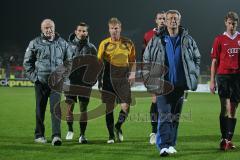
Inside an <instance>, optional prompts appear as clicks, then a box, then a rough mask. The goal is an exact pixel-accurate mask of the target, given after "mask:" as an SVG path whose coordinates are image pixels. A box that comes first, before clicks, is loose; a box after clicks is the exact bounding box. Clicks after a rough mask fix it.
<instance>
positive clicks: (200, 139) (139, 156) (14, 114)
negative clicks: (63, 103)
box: [0, 87, 240, 160]
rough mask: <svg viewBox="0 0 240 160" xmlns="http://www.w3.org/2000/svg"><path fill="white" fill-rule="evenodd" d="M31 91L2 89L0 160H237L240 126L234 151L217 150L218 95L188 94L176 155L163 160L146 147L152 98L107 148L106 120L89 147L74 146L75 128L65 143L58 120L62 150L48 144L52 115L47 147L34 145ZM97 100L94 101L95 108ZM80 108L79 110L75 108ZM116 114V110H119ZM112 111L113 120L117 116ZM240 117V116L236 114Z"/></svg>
mask: <svg viewBox="0 0 240 160" xmlns="http://www.w3.org/2000/svg"><path fill="white" fill-rule="evenodd" d="M34 96H35V95H34V89H33V88H4V87H2V88H1V87H0V107H1V109H0V160H14V159H16V160H30V159H34V160H40V159H41V160H54V159H61V160H64V159H68V160H76V159H79V160H108V159H114V160H118V159H119V160H129V159H135V160H148V159H149V160H156V159H170V160H171V159H178V160H239V159H240V127H239V126H240V125H239V124H240V122H239V123H238V124H237V127H236V134H235V136H234V139H233V141H234V142H235V145H236V146H237V149H236V150H234V151H229V152H221V151H219V149H218V145H219V137H220V133H219V124H218V114H219V109H220V108H219V102H218V97H217V95H215V96H213V95H210V94H207V93H190V94H189V97H188V101H187V102H185V104H184V109H183V117H182V120H181V122H180V128H179V136H178V144H177V147H176V149H177V150H178V153H177V154H176V155H173V156H170V157H166V158H162V157H160V156H159V152H158V151H157V150H156V147H155V146H152V145H150V144H149V143H148V140H149V137H148V136H149V134H150V131H151V129H150V128H151V127H150V122H149V117H148V116H149V104H150V98H137V99H136V105H135V106H133V107H132V108H131V113H130V115H129V119H128V120H127V122H126V123H125V124H124V126H123V131H124V142H122V143H115V144H106V140H107V138H108V134H107V129H106V126H105V118H104V117H100V118H97V119H94V120H91V121H90V122H89V123H88V127H87V131H86V136H87V138H88V140H89V144H78V138H79V137H78V134H79V127H78V123H77V122H75V123H74V131H75V137H74V140H73V141H70V142H69V141H65V140H64V138H65V135H66V132H67V125H66V122H64V121H62V138H63V145H62V146H60V147H53V146H52V145H51V143H50V142H51V141H50V140H51V139H50V137H51V124H50V112H49V107H48V108H47V112H46V113H47V114H46V119H45V124H46V138H47V139H48V143H47V144H43V145H42V144H35V143H34V142H33V140H34V135H33V133H34V127H35V114H34V112H35V98H34ZM98 103H100V101H99V100H96V99H93V100H92V101H91V103H90V106H91V107H92V108H93V107H94V106H96V105H97V104H98ZM76 108H78V107H76ZM117 110H119V109H117ZM117 113H118V112H117V111H115V119H116V117H117ZM237 116H238V118H240V116H239V114H238V115H237Z"/></svg>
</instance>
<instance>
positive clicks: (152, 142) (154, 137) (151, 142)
mask: <svg viewBox="0 0 240 160" xmlns="http://www.w3.org/2000/svg"><path fill="white" fill-rule="evenodd" d="M149 137H150V140H149V143H150V144H152V145H154V144H156V133H151V134H150V135H149Z"/></svg>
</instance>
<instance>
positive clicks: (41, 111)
mask: <svg viewBox="0 0 240 160" xmlns="http://www.w3.org/2000/svg"><path fill="white" fill-rule="evenodd" d="M35 96H36V128H35V138H39V137H44V136H45V135H44V133H45V126H44V119H45V111H46V107H47V102H48V98H50V112H51V121H52V138H53V137H55V136H59V137H61V128H60V124H61V119H60V118H61V110H60V100H61V95H60V94H59V93H57V92H55V91H53V90H51V89H50V88H49V86H48V85H47V84H44V83H41V82H39V81H37V82H36V83H35Z"/></svg>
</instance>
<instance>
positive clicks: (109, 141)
mask: <svg viewBox="0 0 240 160" xmlns="http://www.w3.org/2000/svg"><path fill="white" fill-rule="evenodd" d="M114 142H115V141H114V139H109V140H107V143H108V144H113V143H114Z"/></svg>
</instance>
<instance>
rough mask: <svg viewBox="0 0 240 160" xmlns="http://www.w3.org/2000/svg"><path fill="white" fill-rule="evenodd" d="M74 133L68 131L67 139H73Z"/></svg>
mask: <svg viewBox="0 0 240 160" xmlns="http://www.w3.org/2000/svg"><path fill="white" fill-rule="evenodd" d="M73 135H74V133H73V132H72V131H68V132H67V135H66V140H72V139H73Z"/></svg>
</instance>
